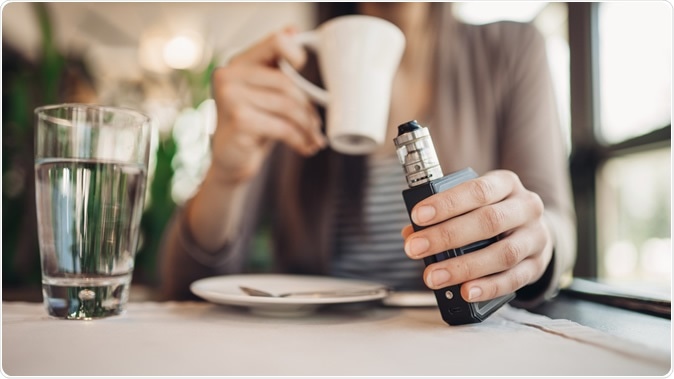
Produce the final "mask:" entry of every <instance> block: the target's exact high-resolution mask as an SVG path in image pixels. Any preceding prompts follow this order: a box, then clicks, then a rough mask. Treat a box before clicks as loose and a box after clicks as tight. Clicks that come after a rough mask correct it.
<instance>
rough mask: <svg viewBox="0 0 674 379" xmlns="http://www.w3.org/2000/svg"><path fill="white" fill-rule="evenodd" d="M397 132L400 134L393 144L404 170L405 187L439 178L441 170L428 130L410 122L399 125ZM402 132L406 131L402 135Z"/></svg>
mask: <svg viewBox="0 0 674 379" xmlns="http://www.w3.org/2000/svg"><path fill="white" fill-rule="evenodd" d="M403 126H408V127H406V128H403ZM398 130H399V132H401V133H399V135H398V137H396V138H395V139H394V140H393V142H394V143H395V146H396V151H397V153H398V159H399V160H400V163H401V164H402V165H403V169H404V170H405V177H406V178H407V185H409V186H410V187H415V186H418V185H420V184H424V183H427V182H430V181H432V180H435V179H438V178H441V177H442V176H443V174H442V168H441V167H440V163H439V162H438V156H437V154H436V152H435V148H434V147H433V141H432V140H431V136H430V134H429V132H428V129H427V128H425V127H422V126H420V125H419V124H417V123H416V122H414V121H412V122H410V123H407V124H403V125H401V126H400V127H399V129H398ZM403 130H408V131H406V132H404V133H402V131H403Z"/></svg>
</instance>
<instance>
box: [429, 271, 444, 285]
mask: <svg viewBox="0 0 674 379" xmlns="http://www.w3.org/2000/svg"><path fill="white" fill-rule="evenodd" d="M449 277H450V275H449V272H448V271H447V270H434V271H431V272H430V273H428V277H427V278H426V283H427V284H428V285H429V286H430V287H441V286H442V285H443V284H444V283H447V282H448V281H449Z"/></svg>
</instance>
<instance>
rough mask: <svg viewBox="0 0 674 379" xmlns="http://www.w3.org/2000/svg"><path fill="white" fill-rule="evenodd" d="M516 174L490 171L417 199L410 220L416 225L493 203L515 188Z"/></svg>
mask: <svg viewBox="0 0 674 379" xmlns="http://www.w3.org/2000/svg"><path fill="white" fill-rule="evenodd" d="M518 183H519V178H517V176H516V175H515V174H514V173H512V172H511V171H505V170H500V171H492V172H489V173H487V174H485V175H484V176H481V177H479V178H477V179H473V180H469V181H467V182H464V183H461V184H459V185H457V186H456V187H453V188H450V189H448V190H446V191H444V192H441V193H439V194H437V195H434V196H431V197H429V198H427V199H424V200H423V201H420V202H419V204H417V205H416V206H415V207H414V209H413V210H412V220H413V221H414V223H415V224H417V225H420V226H426V225H433V224H436V223H438V222H440V221H444V220H447V219H449V218H452V217H456V216H458V215H461V214H464V213H466V212H468V211H470V210H473V209H476V208H479V207H483V206H485V205H488V204H493V203H495V202H498V201H500V200H503V199H504V198H506V197H507V196H508V195H509V194H510V193H512V192H513V191H514V190H515V186H516V185H517V184H518Z"/></svg>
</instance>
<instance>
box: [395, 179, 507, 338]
mask: <svg viewBox="0 0 674 379" xmlns="http://www.w3.org/2000/svg"><path fill="white" fill-rule="evenodd" d="M476 177H477V174H476V173H475V171H473V169H471V168H465V169H463V170H460V171H456V172H454V173H451V174H449V175H445V176H443V177H440V178H437V179H435V180H432V181H429V182H426V183H423V184H420V185H417V186H415V187H411V188H409V189H406V190H404V191H403V198H404V199H405V205H406V206H407V212H408V214H411V212H412V208H414V206H415V205H416V204H417V203H419V202H420V201H422V200H424V199H426V198H427V197H429V196H432V195H434V194H437V193H440V192H443V191H445V190H447V189H449V188H452V187H454V186H456V185H458V184H460V183H463V182H465V181H467V180H470V179H473V178H476ZM410 220H411V217H410ZM412 226H413V227H414V230H415V231H418V230H421V229H424V228H423V227H421V226H418V225H416V224H415V223H414V222H412ZM497 240H498V238H497V237H493V238H490V239H488V240H483V241H478V242H474V243H471V244H469V245H467V246H464V247H461V248H458V249H451V250H447V251H443V252H442V253H439V254H435V255H432V256H429V257H426V258H424V263H425V264H426V266H428V265H430V264H433V263H436V262H439V261H444V260H445V259H451V258H454V257H458V256H460V255H464V254H468V253H471V252H473V251H475V250H479V249H482V248H484V247H486V246H489V245H490V244H492V243H494V242H496V241H497ZM460 289H461V285H460V284H457V285H454V286H449V287H445V288H441V289H437V290H435V291H434V292H435V298H436V300H437V302H438V307H439V309H440V314H441V315H442V319H443V320H445V322H446V323H447V324H449V325H462V324H471V323H476V322H481V321H483V320H484V319H486V318H487V317H489V315H491V314H492V313H494V311H496V310H497V309H499V308H500V307H501V306H502V305H504V304H506V303H508V302H509V301H510V300H512V299H513V298H514V297H515V294H509V295H505V296H502V297H498V298H496V299H492V300H488V301H481V302H475V303H469V302H467V301H465V300H464V299H463V298H462V297H461V291H460Z"/></svg>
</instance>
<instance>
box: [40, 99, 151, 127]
mask: <svg viewBox="0 0 674 379" xmlns="http://www.w3.org/2000/svg"><path fill="white" fill-rule="evenodd" d="M59 108H73V109H74V108H80V109H95V110H101V111H116V112H119V111H121V112H123V113H126V114H129V115H131V116H132V117H137V118H139V119H140V120H141V121H142V122H141V124H142V125H144V124H148V125H149V124H150V116H148V115H146V114H145V113H143V112H141V111H139V110H136V109H133V108H127V107H119V106H111V105H100V104H86V103H61V104H49V105H41V106H39V107H37V108H35V110H34V111H33V112H34V113H35V115H36V116H37V117H38V118H40V119H41V120H45V121H50V122H53V123H59V122H58V120H61V118H60V117H54V116H52V115H49V114H47V113H46V111H49V110H53V109H59Z"/></svg>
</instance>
